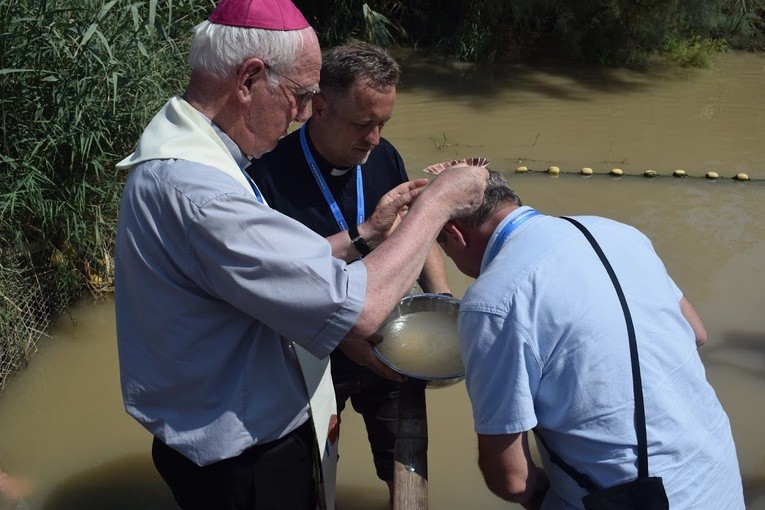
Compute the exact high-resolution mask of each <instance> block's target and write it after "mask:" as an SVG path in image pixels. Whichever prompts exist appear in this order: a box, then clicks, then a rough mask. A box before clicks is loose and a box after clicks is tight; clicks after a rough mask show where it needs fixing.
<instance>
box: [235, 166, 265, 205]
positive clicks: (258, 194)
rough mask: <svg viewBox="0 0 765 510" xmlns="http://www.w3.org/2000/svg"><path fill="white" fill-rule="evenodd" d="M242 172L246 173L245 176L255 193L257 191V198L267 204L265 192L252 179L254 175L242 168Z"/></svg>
mask: <svg viewBox="0 0 765 510" xmlns="http://www.w3.org/2000/svg"><path fill="white" fill-rule="evenodd" d="M240 170H241V171H242V173H243V174H244V178H245V179H247V182H249V183H250V187H251V188H252V191H253V193H255V198H256V199H257V200H258V202H260V203H261V204H264V205H267V204H266V201H265V200H264V199H263V194H262V193H261V192H260V190H259V189H258V185H257V184H255V181H253V180H252V177H250V175H249V174H248V173H247V172H245V171H244V169H242V168H240Z"/></svg>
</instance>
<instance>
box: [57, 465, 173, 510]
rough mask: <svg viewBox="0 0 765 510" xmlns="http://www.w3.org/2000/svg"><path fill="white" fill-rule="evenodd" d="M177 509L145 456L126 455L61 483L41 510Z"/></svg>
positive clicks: (79, 473)
mask: <svg viewBox="0 0 765 510" xmlns="http://www.w3.org/2000/svg"><path fill="white" fill-rule="evenodd" d="M172 508H176V507H175V502H174V501H173V498H172V495H171V494H170V492H169V491H168V489H167V488H166V486H165V485H164V483H163V482H162V479H161V478H160V477H159V475H158V474H157V472H156V471H155V469H154V465H153V464H152V462H151V458H150V457H149V456H148V455H128V456H124V457H120V458H117V459H114V460H111V461H109V462H106V463H104V464H100V465H98V466H94V467H93V468H91V469H87V470H84V471H80V472H78V473H75V474H74V475H72V476H70V477H68V478H66V479H64V480H63V481H62V482H61V483H60V484H59V485H58V486H57V487H56V488H55V489H54V490H53V491H52V492H51V493H50V495H49V496H48V498H46V502H45V505H44V506H43V507H42V509H43V510H73V509H77V510H168V509H172Z"/></svg>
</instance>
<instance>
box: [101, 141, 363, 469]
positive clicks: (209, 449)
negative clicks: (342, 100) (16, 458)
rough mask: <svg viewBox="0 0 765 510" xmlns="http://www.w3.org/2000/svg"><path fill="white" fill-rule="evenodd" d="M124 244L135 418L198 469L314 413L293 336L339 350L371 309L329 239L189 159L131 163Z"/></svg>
mask: <svg viewBox="0 0 765 510" xmlns="http://www.w3.org/2000/svg"><path fill="white" fill-rule="evenodd" d="M219 134H220V135H221V138H222V139H223V140H224V142H225V143H226V144H227V146H228V147H229V149H230V150H231V151H232V154H233V155H234V157H235V159H236V160H237V161H238V162H239V164H240V166H244V165H247V164H248V163H249V161H247V159H246V158H244V157H243V154H241V151H239V150H238V149H237V148H236V145H234V144H233V142H232V141H231V140H230V139H229V138H228V137H226V136H225V135H224V134H222V133H219ZM115 251H116V253H115V259H116V288H115V306H116V313H117V341H118V348H119V362H120V374H121V382H122V391H123V397H124V402H125V408H126V410H127V412H128V413H129V414H131V415H132V416H133V417H135V418H136V419H137V420H138V421H139V422H140V423H141V424H142V425H143V426H145V427H146V428H147V429H148V430H149V431H150V432H151V433H152V434H154V435H155V436H157V437H158V438H159V439H160V440H162V441H163V442H165V443H166V444H168V445H169V446H171V447H173V448H174V449H176V450H177V451H179V452H181V453H182V454H183V455H185V456H186V457H188V458H189V459H191V460H192V461H194V462H196V463H197V464H199V465H207V464H210V463H212V462H215V461H218V460H221V459H225V458H229V457H232V456H235V455H238V454H239V453H241V452H242V451H243V450H244V449H246V448H248V447H250V446H252V445H254V444H257V443H263V442H268V441H272V440H275V439H278V438H279V437H282V436H283V435H285V434H287V433H289V432H291V431H292V430H294V429H295V428H296V427H298V426H299V425H301V424H302V423H304V422H305V421H306V420H307V419H308V399H307V395H306V390H305V387H304V384H303V379H302V375H301V372H300V367H299V365H298V361H297V358H296V355H295V352H294V349H293V348H292V346H291V342H295V343H297V344H299V345H301V346H302V347H304V348H305V349H307V350H308V351H309V352H311V353H312V354H314V355H315V356H317V357H320V358H323V357H326V356H328V355H329V353H330V352H331V351H332V350H333V349H334V348H335V346H336V345H337V344H338V342H339V341H340V340H341V339H342V338H343V337H345V335H346V334H347V333H348V331H349V330H350V329H351V327H352V326H353V325H354V324H355V323H356V320H357V319H358V316H359V314H360V313H361V309H362V307H363V302H364V294H365V291H366V269H365V267H364V265H363V264H361V263H353V264H346V263H345V262H343V261H342V260H339V259H336V258H333V257H332V255H331V249H330V245H329V244H328V243H327V242H326V241H325V240H324V239H323V238H321V237H320V236H318V235H316V234H315V233H314V232H312V231H311V230H309V229H308V228H306V227H304V226H303V225H301V224H300V223H298V222H296V221H294V220H292V219H290V218H288V217H286V216H284V215H282V214H280V213H278V212H276V211H273V210H272V209H270V208H269V207H268V206H266V205H263V204H261V203H259V202H258V201H257V200H256V198H255V197H254V196H252V194H251V193H249V191H247V190H245V189H244V188H242V186H241V185H240V184H238V183H237V182H236V181H235V180H234V179H232V178H231V177H230V176H228V175H226V174H225V173H223V172H221V171H219V170H217V169H215V168H212V167H209V166H206V165H202V164H197V163H191V162H189V161H184V160H153V161H149V162H146V163H143V164H140V165H138V166H136V167H135V168H134V169H132V171H131V173H130V175H129V177H128V179H127V182H126V185H125V189H124V192H123V196H122V200H121V204H120V214H119V223H118V228H117V239H116V250H115Z"/></svg>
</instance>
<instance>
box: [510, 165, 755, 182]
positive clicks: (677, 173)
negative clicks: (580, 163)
mask: <svg viewBox="0 0 765 510" xmlns="http://www.w3.org/2000/svg"><path fill="white" fill-rule="evenodd" d="M533 171H534V170H532V169H530V168H529V167H527V166H519V167H518V168H516V169H515V173H517V174H525V173H528V172H533ZM543 171H544V172H545V173H547V174H549V175H560V174H561V173H574V172H563V171H561V169H560V167H558V166H550V167H547V170H543ZM576 173H578V174H580V175H585V176H589V175H595V174H596V173H597V172H595V170H593V169H592V168H590V167H588V166H586V167H584V168H582V169H581V170H579V171H578V172H576ZM605 174H606V175H612V176H615V177H621V176H622V175H624V170H622V169H621V168H611V169H610V170H608V172H606V173H605ZM641 175H642V176H643V177H648V178H653V177H658V176H659V173H658V172H657V171H656V170H651V169H649V170H646V171H644V172H643V173H642V174H641ZM671 175H672V177H675V178H678V179H682V178H684V177H690V175H689V174H688V172H686V171H685V170H683V169H680V168H678V169H677V170H674V171H673V172H672V174H671ZM696 177H699V176H696ZM703 177H704V178H705V179H709V180H715V179H719V178H720V174H718V173H717V172H713V171H709V172H707V173H706V174H704V176H703ZM731 179H733V180H735V181H751V180H754V179H752V178H750V177H749V175H748V174H745V173H737V174H735V175H734V176H732V177H731Z"/></svg>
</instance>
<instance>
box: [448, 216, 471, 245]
mask: <svg viewBox="0 0 765 510" xmlns="http://www.w3.org/2000/svg"><path fill="white" fill-rule="evenodd" d="M443 230H444V232H445V233H446V237H447V238H448V240H449V242H451V243H454V244H456V245H457V246H458V247H460V248H465V247H466V246H467V239H466V238H465V236H464V234H463V233H462V230H460V228H459V226H458V225H457V224H455V223H454V222H452V221H447V222H446V224H445V225H444V228H443Z"/></svg>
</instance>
